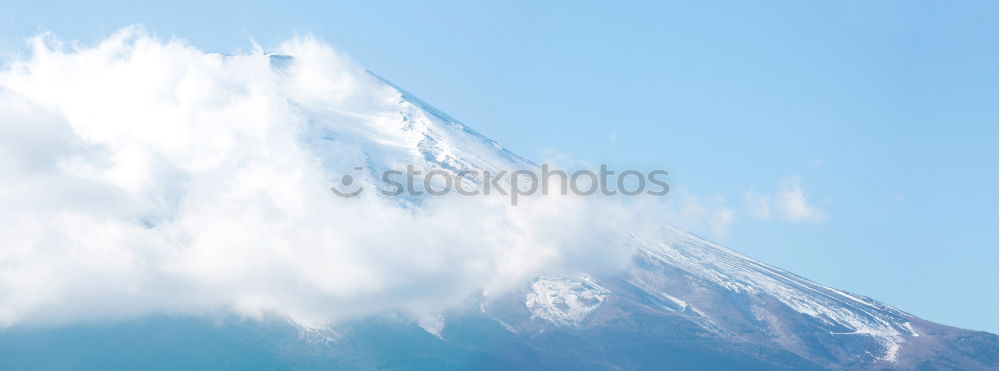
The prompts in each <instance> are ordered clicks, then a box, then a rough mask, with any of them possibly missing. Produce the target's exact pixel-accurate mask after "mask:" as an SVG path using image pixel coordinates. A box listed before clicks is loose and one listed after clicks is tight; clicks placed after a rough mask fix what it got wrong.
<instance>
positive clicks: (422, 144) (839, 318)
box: [313, 78, 924, 367]
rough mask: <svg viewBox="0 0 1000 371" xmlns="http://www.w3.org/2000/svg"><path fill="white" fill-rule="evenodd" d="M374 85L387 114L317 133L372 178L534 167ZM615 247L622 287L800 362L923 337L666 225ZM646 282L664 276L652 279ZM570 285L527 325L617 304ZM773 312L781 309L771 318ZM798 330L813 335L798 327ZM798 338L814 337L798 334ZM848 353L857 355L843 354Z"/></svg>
mask: <svg viewBox="0 0 1000 371" xmlns="http://www.w3.org/2000/svg"><path fill="white" fill-rule="evenodd" d="M378 81H379V82H381V83H383V84H385V86H386V87H387V88H388V89H391V90H393V91H395V93H394V95H395V96H396V100H395V102H394V105H393V106H392V110H393V111H391V112H390V111H387V112H386V113H385V114H384V115H381V116H379V117H369V118H366V120H362V125H359V126H358V127H355V126H356V125H358V123H357V122H351V123H350V124H349V125H346V126H350V127H345V125H338V124H337V123H334V122H317V123H316V125H315V130H316V132H315V133H313V135H318V136H320V137H323V138H330V139H334V140H339V141H342V142H343V141H344V138H349V139H348V140H347V141H348V142H350V143H356V144H357V145H359V146H360V147H361V148H362V150H363V151H364V153H366V154H367V157H366V158H365V159H364V161H365V163H366V164H368V171H369V172H370V173H372V174H375V173H377V172H378V171H381V170H385V169H389V168H398V167H399V166H401V165H404V164H413V163H416V164H420V166H421V167H422V169H423V170H425V171H426V170H432V169H441V170H445V171H451V172H458V171H462V170H470V169H472V170H491V171H499V170H512V169H524V168H532V167H534V166H535V165H533V164H532V163H531V162H529V161H527V160H524V159H522V158H521V157H519V156H517V155H514V154H512V153H510V152H509V151H507V150H505V149H504V148H503V147H502V146H500V145H499V144H497V143H496V142H494V141H492V140H489V139H487V138H485V137H483V136H482V135H480V134H478V133H476V132H475V131H473V130H471V129H469V128H468V127H467V126H466V125H464V124H462V123H460V122H458V121H457V120H455V119H453V118H451V117H450V116H448V115H447V114H444V113H442V112H441V111H440V110H438V109H436V108H434V107H432V106H430V105H428V104H427V103H425V102H423V101H421V100H419V99H418V98H416V97H415V96H413V95H412V94H409V93H407V92H405V91H403V90H401V89H399V88H397V87H395V86H394V85H392V84H390V83H388V82H387V81H385V80H383V79H381V78H378ZM345 133H348V134H345ZM319 145H322V143H320V144H319ZM619 241H620V242H621V245H622V246H620V247H622V248H627V249H629V250H630V251H631V253H632V254H633V255H634V257H635V259H636V261H639V262H642V263H641V264H640V265H641V266H644V268H636V267H633V270H632V271H631V272H630V273H629V278H628V279H627V281H628V284H630V285H633V286H634V287H635V288H638V289H639V290H641V291H642V292H644V294H645V295H648V296H649V297H656V298H659V299H651V300H652V302H657V303H659V304H658V305H659V307H660V308H667V309H669V311H673V312H676V313H683V314H684V315H685V316H687V317H686V318H689V319H690V320H691V321H692V322H693V323H697V324H698V326H701V327H703V328H704V329H705V330H707V331H710V332H712V333H716V334H721V335H719V336H724V337H729V338H739V337H740V336H737V334H739V333H740V332H746V331H748V330H747V329H741V328H740V327H738V326H743V325H742V324H741V323H739V321H734V320H733V319H732V318H728V317H727V316H731V315H727V314H726V313H728V312H731V311H733V310H735V311H737V312H742V313H750V315H749V318H748V319H746V320H748V321H750V322H752V324H753V326H755V328H754V329H753V330H750V331H751V332H752V333H754V334H756V335H754V336H757V337H750V339H758V340H757V341H760V340H759V339H761V337H763V338H764V339H772V338H773V340H774V342H775V343H776V344H777V345H776V346H777V347H779V348H780V347H787V348H789V349H791V351H792V352H793V353H796V354H798V355H799V356H802V357H805V358H806V359H815V358H816V357H815V356H814V354H813V353H833V354H841V353H843V352H847V355H840V356H824V357H826V358H830V357H833V361H832V362H833V363H828V364H838V362H841V363H847V364H852V365H854V366H852V367H868V366H871V365H875V364H878V362H889V364H892V363H893V362H894V361H896V360H897V358H898V357H899V355H900V351H901V349H902V348H903V347H905V346H906V345H907V343H908V342H909V341H911V339H913V338H916V337H919V336H920V335H921V334H920V333H918V330H917V328H916V327H915V325H914V323H915V322H921V323H924V321H921V320H919V319H917V318H915V317H913V316H912V315H910V314H907V313H905V312H903V311H900V310H898V309H895V308H892V307H889V306H886V305H884V304H881V303H879V302H877V301H874V300H872V299H870V298H867V297H863V296H858V295H854V294H850V293H847V292H844V291H841V290H837V289H833V288H830V287H827V286H824V285H821V284H818V283H815V282H811V281H809V280H807V279H804V278H802V277H799V276H797V275H794V274H792V273H789V272H786V271H784V270H781V269H778V268H774V267H771V266H768V265H766V264H763V263H760V262H758V261H756V260H754V259H751V258H749V257H747V256H744V255H742V254H739V253H737V252H735V251H733V250H731V249H728V248H725V247H722V246H719V245H717V244H714V243H711V242H708V241H705V240H702V239H700V238H697V237H695V236H693V235H691V234H688V233H685V232H683V231H680V230H678V229H676V228H673V227H671V226H668V225H662V226H661V227H660V228H659V229H657V230H653V231H648V230H643V231H621V236H620V239H619ZM650 267H656V269H651V268H650ZM640 271H643V272H640ZM676 272H682V274H683V275H684V276H687V277H688V282H695V283H697V285H698V287H699V288H700V289H701V290H708V291H712V295H715V296H717V297H727V298H730V299H729V300H732V302H733V303H736V304H732V303H729V304H728V305H732V306H734V307H719V303H718V302H717V301H716V302H713V301H712V300H707V299H705V295H704V293H698V292H696V291H691V290H687V289H690V287H687V289H685V288H681V289H677V288H672V287H662V286H663V285H662V280H661V278H662V276H667V275H671V274H676ZM651 275H653V276H655V275H661V277H660V278H655V279H649V277H650V276H651ZM576 277H577V278H569V277H567V276H542V277H539V278H537V279H536V280H534V281H533V282H531V284H530V288H528V289H527V290H528V291H527V293H526V294H525V296H524V300H523V306H524V309H526V310H527V311H528V312H529V313H530V318H538V319H542V320H545V321H548V322H550V323H551V324H553V325H555V326H557V327H569V328H577V327H586V326H587V322H588V321H590V320H591V318H592V317H594V316H595V314H596V313H598V312H599V311H600V309H601V308H602V306H606V305H608V304H607V303H608V301H609V300H610V298H614V297H615V290H614V289H609V288H607V287H604V286H602V284H601V281H600V279H598V278H592V277H591V276H589V275H587V274H585V272H581V273H580V274H579V275H578V276H576ZM668 286H669V285H668ZM685 292H686V293H685ZM773 303H778V304H779V305H780V307H782V308H784V309H781V310H779V311H777V312H775V309H773V308H775V307H774V306H773ZM647 304H648V303H647ZM507 310H508V311H509V310H515V311H516V309H510V308H508V309H507ZM484 311H485V312H486V313H487V314H488V313H489V311H487V310H485V309H484ZM785 311H791V312H793V313H797V314H798V315H800V316H802V317H801V318H805V319H808V320H803V319H796V318H790V319H789V318H788V317H787V313H785V314H782V313H784V312H785ZM742 320H743V319H741V321H742ZM499 321H500V322H501V323H502V324H503V326H504V327H506V328H508V329H511V330H512V331H514V327H511V325H510V323H512V322H516V320H511V319H509V318H508V319H502V320H499ZM803 321H804V322H803ZM802 323H806V324H807V325H808V326H809V328H808V329H806V328H794V327H795V326H802ZM420 326H421V327H423V328H424V329H426V330H427V331H428V332H430V333H432V334H434V335H435V336H438V337H442V334H443V332H442V329H444V328H446V327H447V326H448V324H447V320H446V319H445V318H444V317H442V316H439V315H434V316H430V317H427V318H424V319H421V320H420ZM515 327H516V326H515ZM522 327H523V326H522ZM803 331H805V333H809V334H810V335H802V334H800V333H802V332H803ZM814 332H815V333H818V335H817V334H812V333H814ZM824 334H825V335H824ZM838 339H839V340H838ZM865 339H868V340H865ZM743 341H745V340H743ZM810 343H820V344H823V345H819V346H817V345H815V344H814V345H809V344H810ZM803 344H805V345H803ZM838 344H840V345H838ZM837 347H844V349H835V348H837ZM852 348H853V349H854V350H853V351H852V350H845V349H852ZM838 357H843V358H838ZM820 358H823V357H820ZM823 362H831V361H830V359H825V360H823Z"/></svg>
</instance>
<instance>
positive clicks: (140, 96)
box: [0, 28, 629, 326]
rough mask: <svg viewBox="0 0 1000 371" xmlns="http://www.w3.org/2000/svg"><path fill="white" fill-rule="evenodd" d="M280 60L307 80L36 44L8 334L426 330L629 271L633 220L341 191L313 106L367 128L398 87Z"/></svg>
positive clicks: (182, 48)
mask: <svg viewBox="0 0 1000 371" xmlns="http://www.w3.org/2000/svg"><path fill="white" fill-rule="evenodd" d="M276 51H277V52H280V53H282V54H288V55H294V56H295V58H296V60H297V61H300V62H301V63H299V64H298V66H299V67H298V68H295V69H291V70H285V71H278V70H275V69H274V68H272V67H271V65H270V63H269V58H268V55H266V54H265V53H263V52H261V51H254V52H250V53H246V54H245V55H241V56H238V57H223V56H221V55H218V54H211V53H205V52H203V51H200V50H198V49H197V48H195V47H192V46H191V45H189V44H187V43H186V42H184V41H182V40H164V39H161V38H156V37H152V36H149V35H147V34H146V33H144V32H143V31H142V30H139V29H135V28H129V29H125V30H122V31H119V32H117V33H115V34H114V35H112V36H110V37H109V38H107V39H105V40H103V41H101V42H99V43H96V44H93V45H79V44H72V43H70V44H66V43H63V42H60V41H58V40H56V39H55V38H54V37H51V36H47V35H43V36H39V37H37V38H35V39H33V40H32V41H31V52H30V53H29V54H28V55H27V56H25V57H23V58H21V59H17V60H9V61H5V64H4V67H3V69H2V71H0V325H5V326H9V325H14V324H20V323H66V322H71V321H79V320H93V319H103V318H127V317H132V316H141V315H147V314H153V313H171V314H190V315H200V314H210V313H229V314H237V315H240V316H246V317H251V318H261V317H268V316H278V317H283V318H290V319H292V320H295V321H297V322H300V323H303V324H322V323H329V322H332V321H337V320H341V319H346V318H357V317H359V316H368V315H377V314H380V313H403V314H407V315H414V316H419V315H421V314H424V313H431V312H437V311H442V310H446V309H448V308H450V307H453V306H455V305H458V304H459V303H464V302H468V301H469V300H470V298H471V299H476V298H480V299H481V298H483V296H484V295H491V294H493V293H502V292H504V291H505V290H509V289H511V288H513V287H517V286H518V285H519V284H522V283H523V282H524V281H525V280H527V279H530V278H531V277H533V275H535V274H538V273H540V272H543V271H551V270H573V269H577V268H587V269H596V268H609V267H610V268H613V267H614V266H615V263H613V262H615V261H618V260H616V259H615V257H616V256H617V255H616V254H615V253H614V252H613V249H609V248H608V246H609V245H613V244H614V241H610V240H609V239H611V237H609V236H613V235H615V233H612V230H613V228H615V226H614V225H615V223H616V220H621V221H622V222H623V223H625V220H626V219H628V218H629V217H628V215H629V214H628V213H627V212H625V211H623V210H622V209H621V208H618V207H615V206H609V205H606V204H603V203H602V201H593V200H581V199H573V198H554V199H551V200H540V201H538V202H532V203H525V204H522V205H519V206H517V207H509V206H507V202H506V200H490V199H485V198H480V199H469V198H464V199H454V198H449V197H441V198H438V199H435V200H432V201H431V202H428V203H426V204H425V205H424V206H423V207H422V208H418V209H406V208H400V207H398V205H396V204H394V203H392V202H387V201H386V200H383V199H380V198H379V197H361V198H358V199H342V198H339V197H336V196H334V195H333V194H332V193H331V192H329V191H328V188H329V186H330V181H329V179H330V176H331V175H330V174H329V173H328V171H327V169H326V168H325V167H324V166H323V163H324V161H329V160H331V159H328V158H323V156H327V154H326V153H317V152H316V151H315V150H314V146H313V145H310V144H309V138H306V135H305V133H306V131H305V129H304V128H305V126H306V125H307V123H308V121H309V120H310V118H309V117H307V116H306V115H305V114H303V112H302V111H301V107H303V106H307V105H311V106H317V105H321V106H323V107H326V108H327V109H328V110H329V111H330V112H343V111H350V112H353V113H355V114H359V113H360V114H363V113H364V112H365V110H368V109H377V108H378V107H379V106H380V105H382V104H384V103H385V102H386V101H387V100H388V99H390V95H391V92H390V91H388V90H387V89H386V88H385V87H384V85H380V84H377V83H375V82H374V80H373V79H372V77H371V76H370V75H368V74H366V73H365V72H364V70H362V69H361V68H359V67H357V66H356V65H354V64H352V63H351V62H350V61H348V60H346V59H345V58H343V57H342V56H341V55H339V54H338V53H337V52H335V51H333V50H332V49H330V48H329V47H327V46H325V45H324V44H322V43H320V42H317V41H315V40H312V39H309V38H301V39H295V40H291V41H288V42H286V43H284V44H283V45H281V46H280V47H279V48H278V50H276ZM596 203H602V204H601V205H596ZM595 262H601V263H599V264H598V263H595ZM608 262H612V263H608ZM588 264H596V266H587V267H584V266H585V265H588ZM476 300H478V299H476Z"/></svg>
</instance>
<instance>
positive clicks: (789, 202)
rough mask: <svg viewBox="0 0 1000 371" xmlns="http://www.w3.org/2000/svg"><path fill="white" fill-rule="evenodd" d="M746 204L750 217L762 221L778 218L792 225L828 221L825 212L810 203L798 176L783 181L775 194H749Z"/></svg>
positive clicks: (747, 194)
mask: <svg viewBox="0 0 1000 371" xmlns="http://www.w3.org/2000/svg"><path fill="white" fill-rule="evenodd" d="M746 203H747V210H748V211H749V213H750V215H751V216H753V217H754V218H757V219H761V220H767V219H771V218H777V219H781V220H784V221H787V222H792V223H798V222H809V223H821V222H824V221H826V219H827V216H826V213H825V212H824V211H823V210H821V209H820V208H819V207H818V206H816V205H814V204H812V203H810V200H809V195H808V194H806V192H805V190H803V189H802V181H801V179H800V178H799V177H798V176H791V177H788V178H785V179H784V180H782V181H781V184H780V185H779V189H778V190H777V191H775V192H773V193H768V194H756V193H754V192H747V193H746Z"/></svg>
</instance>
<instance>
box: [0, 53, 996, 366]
mask: <svg viewBox="0 0 1000 371" xmlns="http://www.w3.org/2000/svg"><path fill="white" fill-rule="evenodd" d="M270 58H271V63H272V66H273V68H275V69H278V70H280V69H282V68H284V67H285V66H287V65H288V64H291V63H294V58H291V57H287V56H280V55H272V56H270ZM377 79H378V81H380V83H381V84H383V85H384V86H383V87H384V88H385V89H390V90H392V91H394V92H395V95H396V97H397V99H396V101H395V103H394V105H393V108H392V110H391V111H392V112H388V113H387V114H385V115H382V116H380V117H379V118H377V119H363V120H361V119H357V118H356V117H355V116H356V115H354V114H352V113H351V112H343V111H329V112H309V110H310V109H322V107H320V108H308V107H304V108H303V110H304V111H305V112H306V114H307V115H309V116H310V117H314V118H317V119H314V120H313V121H312V122H311V123H310V126H309V129H308V133H307V136H308V138H309V145H310V146H313V147H314V149H315V150H316V152H317V153H325V154H327V156H326V157H325V159H327V160H329V163H328V164H325V165H326V166H329V168H330V169H344V168H346V167H349V166H350V164H353V163H364V164H365V166H364V167H363V169H362V170H361V171H362V173H363V174H362V179H364V181H363V186H364V187H367V188H372V189H374V188H376V186H375V184H374V179H377V174H379V173H381V172H382V171H385V170H388V169H394V168H398V167H399V166H400V165H402V164H419V166H420V167H421V169H422V170H424V171H430V170H444V171H449V172H453V173H454V172H458V171H462V170H469V169H474V170H480V171H482V170H491V171H500V170H505V169H507V170H509V169H531V168H534V167H535V165H534V164H533V163H531V162H530V161H527V160H525V159H523V158H521V157H519V156H517V155H515V154H513V153H511V152H510V151H507V150H506V149H504V148H503V147H502V146H501V145H499V144H498V143H496V142H495V141H493V140H490V139H488V138H486V137H484V136H482V135H480V134H478V133H477V132H475V131H474V130H472V129H470V128H469V127H468V126H466V125H464V124H462V123H460V122H459V121H457V120H455V119H454V118H452V117H450V116H448V115H447V114H445V113H443V112H441V111H440V110H438V109H435V108H434V107H432V106H430V105H429V104H427V103H425V102H423V101H421V100H419V99H418V98H416V97H415V96H413V95H412V94H409V93H407V92H405V91H403V90H402V89H399V88H398V87H395V86H393V85H392V84H390V83H388V82H386V81H384V80H382V79H380V78H377ZM320 117H322V118H323V119H318V118H320ZM338 118H340V119H338ZM344 146H347V147H351V148H359V149H361V153H364V154H365V156H364V158H344V156H341V154H342V152H340V150H339V149H338V148H342V147H344ZM423 200H424V199H423V198H421V197H409V198H405V199H402V201H401V202H400V204H399V207H403V208H417V207H420V204H421V203H422V202H423ZM609 240H610V241H614V246H608V248H609V249H622V250H623V251H626V252H627V254H628V256H630V259H629V262H628V264H627V268H626V269H623V270H618V271H614V272H607V271H599V272H585V271H581V272H552V273H551V274H546V275H542V276H539V277H536V278H534V279H532V280H531V281H530V282H527V283H525V284H524V285H523V287H521V288H520V289H519V290H515V291H513V292H509V293H504V294H501V295H499V296H489V297H487V295H486V294H484V295H483V297H479V298H470V299H469V301H468V302H467V303H465V305H463V306H460V307H458V308H456V309H453V310H449V311H446V312H443V313H427V314H426V315H424V316H422V317H421V318H419V319H417V320H412V319H409V318H407V317H404V316H391V315H386V316H379V317H377V318H366V319H360V320H354V321H348V322H342V323H337V324H336V325H332V326H329V327H302V326H299V325H296V324H293V323H289V322H285V321H284V320H282V319H278V318H275V319H271V320H266V321H245V320H240V319H235V318H190V317H152V318H145V319H136V320H128V321H122V322H117V323H113V324H100V325H96V324H77V325H72V326H64V327H46V328H34V327H14V328H11V329H7V330H5V331H3V332H0V367H3V368H5V369H62V368H67V367H71V368H84V369H86V368H96V369H105V368H142V369H190V368H204V369H219V368H226V369H261V368H266V369H574V370H575V369H626V370H627V369H682V370H734V369H740V370H774V369H791V370H803V369H806V370H808V369H859V370H860V369H900V370H918V369H919V370H931V369H942V370H948V369H954V370H991V369H993V370H995V369H997V367H998V356H997V347H998V338H997V335H994V334H990V333H985V332H978V331H970V330H963V329H957V328H952V327H948V326H944V325H940V324H936V323H933V322H930V321H925V320H922V319H920V318H917V317H915V316H913V315H911V314H909V313H906V312H904V311H901V310H899V309H896V308H893V307H890V306H888V305H885V304H882V303H879V302H878V301H876V300H874V299H872V298H868V297H865V296H861V295H855V294H851V293H848V292H844V291H841V290H837V289H834V288H831V287H827V286H824V285H822V284H819V283H815V282H812V281H809V280H807V279H805V278H802V277H800V276H797V275H795V274H792V273H789V272H787V271H784V270H781V269H778V268H775V267H771V266H769V265H766V264H764V263H761V262H758V261H756V260H754V259H752V258H750V257H747V256H744V255H742V254H740V253H738V252H736V251H733V250H731V249H728V248H726V247H723V246H720V245H718V244H714V243H712V242H709V241H706V240H704V239H701V238H699V237H697V236H694V235H692V234H690V233H686V232H684V231H681V230H679V229H676V228H674V227H672V226H670V225H667V224H661V225H658V226H657V227H655V228H636V229H635V230H630V229H628V228H625V229H623V230H621V231H619V235H617V236H614V237H613V238H609Z"/></svg>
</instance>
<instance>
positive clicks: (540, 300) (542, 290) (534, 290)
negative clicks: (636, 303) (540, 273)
mask: <svg viewBox="0 0 1000 371" xmlns="http://www.w3.org/2000/svg"><path fill="white" fill-rule="evenodd" d="M610 293H611V292H610V291H608V290H607V289H605V288H603V287H601V286H598V285H597V283H595V282H594V281H593V280H592V279H591V278H590V277H589V276H582V277H581V279H573V278H556V277H539V278H538V279H536V280H535V281H534V282H532V283H531V292H529V293H528V295H527V297H526V298H525V302H524V305H525V306H527V307H528V310H530V311H531V317H532V318H542V319H544V320H547V321H549V322H552V323H553V324H555V325H557V326H571V327H576V326H579V325H580V324H581V323H582V322H583V320H584V319H586V318H587V315H589V314H590V313H591V312H593V311H594V310H596V309H597V308H598V307H600V306H601V304H602V303H604V299H605V298H607V296H608V294H610Z"/></svg>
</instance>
